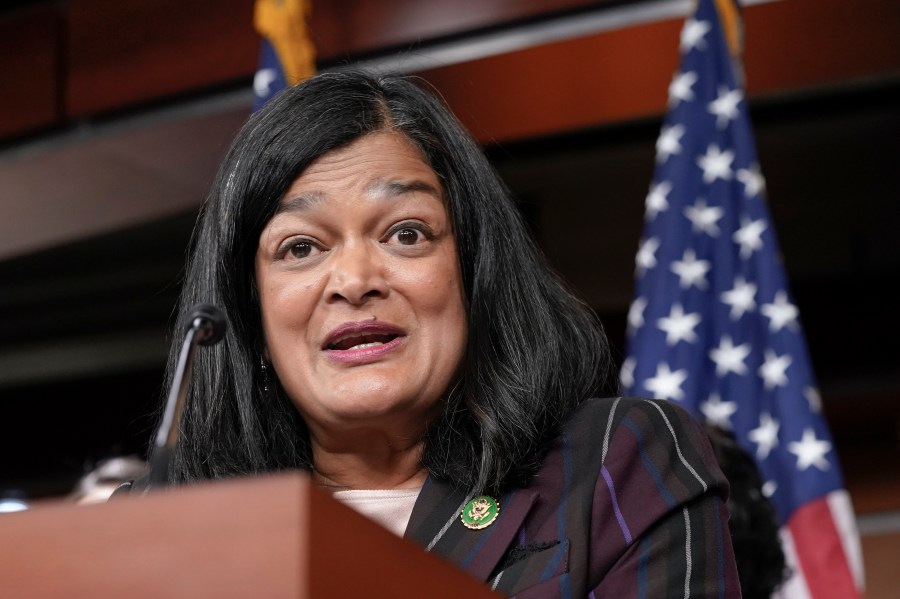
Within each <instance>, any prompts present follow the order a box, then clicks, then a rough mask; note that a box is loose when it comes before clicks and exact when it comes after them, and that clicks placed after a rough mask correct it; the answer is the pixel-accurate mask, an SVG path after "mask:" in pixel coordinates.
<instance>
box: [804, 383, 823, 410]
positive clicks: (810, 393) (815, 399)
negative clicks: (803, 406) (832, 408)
mask: <svg viewBox="0 0 900 599" xmlns="http://www.w3.org/2000/svg"><path fill="white" fill-rule="evenodd" d="M803 397H805V398H806V403H808V404H809V410H810V411H811V412H815V413H816V414H818V413H819V412H821V411H822V396H821V395H819V390H818V389H816V388H815V387H807V388H806V389H804V390H803Z"/></svg>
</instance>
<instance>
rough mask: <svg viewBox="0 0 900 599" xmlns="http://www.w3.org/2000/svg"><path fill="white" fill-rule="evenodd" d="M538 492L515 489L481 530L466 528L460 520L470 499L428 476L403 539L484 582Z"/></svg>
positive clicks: (498, 560)
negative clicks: (413, 542) (420, 546)
mask: <svg viewBox="0 0 900 599" xmlns="http://www.w3.org/2000/svg"><path fill="white" fill-rule="evenodd" d="M536 498H537V493H536V492H534V491H532V490H530V489H518V490H515V491H511V492H509V493H507V494H506V495H504V496H503V497H501V498H500V499H499V501H500V515H499V516H498V517H497V520H495V521H494V523H493V524H491V525H490V526H488V527H486V528H483V529H481V530H471V529H469V528H466V527H465V526H464V525H463V523H462V521H461V520H460V518H459V514H460V512H461V511H462V508H463V506H464V505H465V503H466V502H467V501H468V499H469V497H467V496H466V494H465V493H464V492H461V491H458V490H454V489H452V488H451V487H450V486H449V485H447V484H446V483H444V482H442V481H439V480H436V479H434V478H432V477H430V476H429V477H428V480H427V481H426V483H425V486H424V487H423V488H422V492H421V493H420V494H419V498H418V500H416V505H415V507H413V512H412V515H411V516H410V519H409V525H408V526H407V528H406V535H405V536H406V537H407V538H410V539H413V540H415V541H417V542H418V543H420V544H421V545H422V546H424V547H425V548H426V550H428V551H431V552H433V553H437V554H438V555H441V556H443V557H444V558H446V559H448V560H450V561H451V562H453V563H455V564H457V565H458V566H459V567H460V568H462V569H463V570H465V571H466V572H468V573H469V574H471V575H472V576H474V577H475V578H477V579H478V580H481V581H482V582H486V581H487V580H488V577H489V576H490V575H491V573H492V572H494V570H495V569H496V568H497V565H498V564H499V563H500V560H501V559H502V558H503V556H504V555H505V554H506V552H507V551H508V549H509V547H510V545H511V544H512V543H513V541H514V539H515V537H516V533H517V532H518V531H519V529H520V527H521V526H522V522H523V521H524V520H525V517H526V516H527V515H528V512H529V511H530V510H531V508H532V506H533V505H534V502H535V499H536Z"/></svg>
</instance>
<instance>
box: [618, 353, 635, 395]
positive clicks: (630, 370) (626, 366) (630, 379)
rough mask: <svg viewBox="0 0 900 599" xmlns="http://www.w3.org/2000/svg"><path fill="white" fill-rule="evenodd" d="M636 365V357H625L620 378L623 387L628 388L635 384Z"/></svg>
mask: <svg viewBox="0 0 900 599" xmlns="http://www.w3.org/2000/svg"><path fill="white" fill-rule="evenodd" d="M636 365H637V364H636V363H635V359H634V358H625V361H624V362H622V370H621V371H620V372H619V380H620V381H621V382H622V386H623V387H625V388H628V387H631V386H632V385H633V384H634V367H635V366H636Z"/></svg>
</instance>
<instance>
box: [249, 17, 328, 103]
mask: <svg viewBox="0 0 900 599" xmlns="http://www.w3.org/2000/svg"><path fill="white" fill-rule="evenodd" d="M311 9H312V8H311V2H310V0H256V4H255V6H254V9H253V25H254V26H255V27H256V31H257V32H258V33H259V34H260V35H261V36H262V38H263V39H262V45H261V48H260V52H259V66H258V67H257V70H256V74H255V75H254V76H253V110H254V111H256V110H259V109H260V108H262V107H263V106H264V105H265V103H266V102H268V101H269V99H270V98H272V97H273V96H275V94H277V93H278V92H280V91H281V90H283V89H284V88H286V87H288V86H291V85H294V84H296V83H299V82H300V81H303V80H304V79H306V78H307V77H310V76H312V75H313V74H314V73H315V72H316V64H315V58H316V51H315V48H314V47H313V43H312V41H311V40H310V38H309V31H308V30H307V26H306V18H307V15H308V14H309V13H310V10H311Z"/></svg>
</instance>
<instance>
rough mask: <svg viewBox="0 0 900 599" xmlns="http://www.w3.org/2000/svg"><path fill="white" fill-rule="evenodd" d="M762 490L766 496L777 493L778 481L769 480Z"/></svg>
mask: <svg viewBox="0 0 900 599" xmlns="http://www.w3.org/2000/svg"><path fill="white" fill-rule="evenodd" d="M761 490H762V494H763V495H765V496H766V497H771V496H772V495H774V494H775V491H777V490H778V483H776V482H775V481H774V480H767V481H766V482H764V483H763V486H762V489H761Z"/></svg>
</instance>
